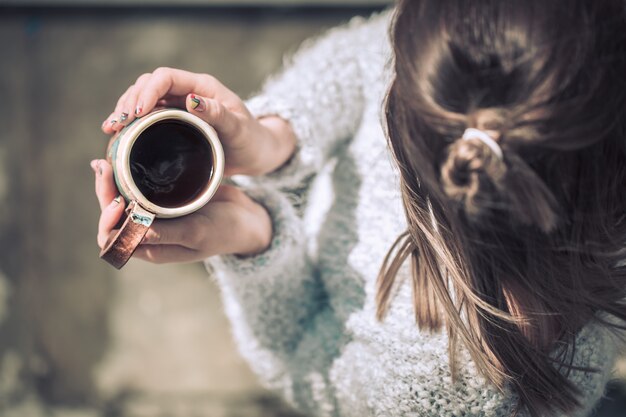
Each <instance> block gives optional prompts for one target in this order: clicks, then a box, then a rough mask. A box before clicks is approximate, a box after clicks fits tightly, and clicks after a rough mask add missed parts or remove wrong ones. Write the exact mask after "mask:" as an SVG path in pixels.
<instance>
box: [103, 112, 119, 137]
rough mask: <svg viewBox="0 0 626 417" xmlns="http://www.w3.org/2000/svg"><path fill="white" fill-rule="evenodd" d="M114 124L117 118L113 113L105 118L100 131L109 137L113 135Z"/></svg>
mask: <svg viewBox="0 0 626 417" xmlns="http://www.w3.org/2000/svg"><path fill="white" fill-rule="evenodd" d="M116 123H117V116H116V115H115V112H113V113H111V114H109V117H107V118H106V119H105V120H104V122H102V126H101V129H102V131H103V132H104V133H106V134H107V135H111V134H113V133H115V130H113V125H115V124H116Z"/></svg>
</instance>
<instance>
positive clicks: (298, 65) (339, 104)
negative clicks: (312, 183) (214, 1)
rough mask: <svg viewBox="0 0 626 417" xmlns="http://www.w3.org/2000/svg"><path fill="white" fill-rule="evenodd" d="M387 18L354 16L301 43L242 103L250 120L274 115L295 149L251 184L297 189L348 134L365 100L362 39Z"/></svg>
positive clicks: (382, 25) (378, 29)
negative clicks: (292, 136) (285, 123)
mask: <svg viewBox="0 0 626 417" xmlns="http://www.w3.org/2000/svg"><path fill="white" fill-rule="evenodd" d="M388 15H389V11H387V12H382V13H379V14H375V15H373V16H372V17H370V18H369V19H365V18H362V17H358V16H357V17H355V18H353V19H351V20H350V21H349V22H348V23H346V24H344V25H343V26H339V27H336V28H333V29H330V30H328V31H327V32H326V33H324V34H323V35H321V36H319V37H318V38H313V39H309V40H308V41H305V42H304V43H303V44H302V46H301V47H300V48H299V50H298V51H297V52H296V53H295V54H294V55H293V56H292V57H291V58H290V59H288V60H287V61H286V63H285V66H284V69H283V70H282V72H280V73H278V74H276V75H275V76H273V77H270V78H269V79H268V80H267V81H266V82H265V84H264V86H263V88H262V89H261V92H260V93H259V94H258V95H256V96H254V97H253V98H251V99H249V100H247V102H246V105H247V106H248V109H249V110H250V111H251V113H252V114H253V115H254V116H256V117H258V118H260V117H263V116H268V115H277V116H280V117H281V118H283V119H284V120H286V121H288V122H290V124H291V127H292V128H293V130H294V133H295V135H296V138H297V144H296V151H295V153H294V155H293V156H292V158H291V159H290V160H289V161H288V162H287V163H286V164H285V165H284V166H282V167H281V168H279V169H278V170H276V171H274V172H273V173H270V174H268V175H266V176H263V177H260V178H256V179H254V180H253V181H255V182H256V183H272V184H273V185H275V186H279V187H286V188H297V187H299V186H300V185H301V183H302V181H303V179H305V178H307V177H308V176H309V175H311V174H313V173H315V172H317V171H318V170H319V169H320V168H321V166H322V165H323V163H324V162H325V161H326V160H327V158H328V157H329V156H330V155H331V154H332V152H333V150H334V149H335V148H336V147H337V146H338V145H339V144H340V143H341V142H342V141H346V140H347V139H348V138H350V137H351V136H352V135H353V133H354V132H355V131H356V129H357V127H358V125H359V121H360V119H361V115H362V112H363V108H364V102H365V99H364V94H363V88H364V86H363V83H364V81H363V79H364V78H363V75H362V74H363V73H362V72H363V68H362V65H361V59H360V55H361V54H362V52H363V50H364V48H367V47H368V43H369V42H368V41H370V42H371V40H372V39H373V38H374V39H376V38H378V37H379V36H383V35H384V32H383V31H385V30H386V27H387V25H386V20H387V19H388Z"/></svg>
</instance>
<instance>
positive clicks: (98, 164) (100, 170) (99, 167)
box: [97, 161, 102, 175]
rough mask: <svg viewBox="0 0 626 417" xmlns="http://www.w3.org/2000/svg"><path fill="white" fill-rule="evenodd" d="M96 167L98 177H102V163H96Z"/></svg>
mask: <svg viewBox="0 0 626 417" xmlns="http://www.w3.org/2000/svg"><path fill="white" fill-rule="evenodd" d="M97 166H98V175H102V161H98V162H97Z"/></svg>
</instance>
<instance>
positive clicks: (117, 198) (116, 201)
mask: <svg viewBox="0 0 626 417" xmlns="http://www.w3.org/2000/svg"><path fill="white" fill-rule="evenodd" d="M113 202H114V203H115V205H118V204H119V203H121V202H122V196H121V195H118V196H117V197H115V198H114V199H113Z"/></svg>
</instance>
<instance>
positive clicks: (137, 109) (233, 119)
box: [102, 68, 296, 176]
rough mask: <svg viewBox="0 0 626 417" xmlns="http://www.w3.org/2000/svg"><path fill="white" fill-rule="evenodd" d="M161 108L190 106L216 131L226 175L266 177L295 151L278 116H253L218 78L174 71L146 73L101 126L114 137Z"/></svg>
mask: <svg viewBox="0 0 626 417" xmlns="http://www.w3.org/2000/svg"><path fill="white" fill-rule="evenodd" d="M156 106H167V107H178V108H185V109H186V110H187V111H188V112H189V113H192V114H194V115H196V116H198V117H200V118H201V119H203V120H204V121H206V122H207V123H208V124H210V125H211V126H213V127H214V128H215V130H216V131H217V133H218V135H219V137H220V141H221V142H222V146H223V147H224V156H225V159H226V165H225V172H224V173H225V175H227V176H230V175H236V174H243V175H263V174H267V173H269V172H272V171H274V170H275V169H277V168H279V167H280V166H281V165H283V164H284V163H285V162H286V161H287V160H288V159H289V158H290V156H291V155H292V154H293V152H294V150H295V142H296V141H295V135H294V133H293V131H292V129H291V126H290V125H289V123H288V122H286V121H284V120H283V119H281V118H279V117H277V116H269V117H263V118H261V119H256V118H254V117H253V116H252V115H251V114H250V112H249V111H248V109H247V107H246V106H245V104H244V103H243V101H242V100H241V99H240V98H239V96H237V94H235V93H234V92H232V91H231V90H229V89H228V88H226V87H225V86H224V85H223V84H222V83H220V82H219V81H218V80H217V79H216V78H215V77H213V76H211V75H207V74H195V73H191V72H188V71H183V70H179V69H172V68H157V69H156V70H155V71H154V72H152V73H147V74H143V75H141V76H140V77H139V78H137V81H136V82H135V84H133V85H131V86H130V87H129V88H128V89H127V90H126V92H125V93H124V94H122V96H121V97H120V98H119V100H118V102H117V105H116V107H115V110H114V111H113V112H112V113H111V114H110V115H109V117H107V119H106V120H105V121H104V123H103V124H102V130H103V132H104V133H106V134H114V133H116V132H118V131H119V130H121V129H122V128H123V127H124V126H127V125H128V124H129V123H130V122H132V121H133V120H134V119H136V118H140V117H142V116H145V115H146V114H148V113H150V112H151V111H152V110H153V109H154V108H155V107H156Z"/></svg>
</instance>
